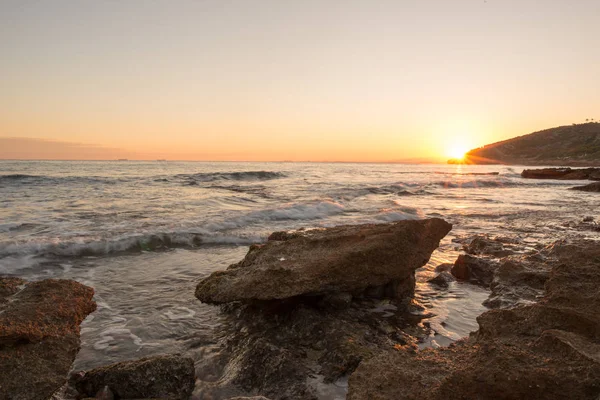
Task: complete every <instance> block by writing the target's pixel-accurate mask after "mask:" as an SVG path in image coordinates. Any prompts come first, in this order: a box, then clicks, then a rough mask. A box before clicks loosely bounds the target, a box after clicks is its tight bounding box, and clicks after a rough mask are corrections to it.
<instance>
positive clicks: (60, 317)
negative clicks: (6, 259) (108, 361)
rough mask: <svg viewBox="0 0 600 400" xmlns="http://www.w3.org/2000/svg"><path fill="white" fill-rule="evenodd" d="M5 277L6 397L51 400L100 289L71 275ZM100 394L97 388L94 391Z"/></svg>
mask: <svg viewBox="0 0 600 400" xmlns="http://www.w3.org/2000/svg"><path fill="white" fill-rule="evenodd" d="M23 284H25V282H24V281H22V280H20V279H15V278H0V298H3V301H0V398H2V399H47V398H49V397H50V396H52V394H53V393H54V392H56V391H57V390H58V389H59V388H61V387H62V386H63V385H64V383H65V381H66V379H67V374H68V372H69V370H70V369H71V364H72V363H73V361H74V360H75V356H76V355H77V352H78V351H79V325H80V324H81V322H82V321H83V319H84V318H85V317H86V316H87V315H88V314H89V313H91V312H93V311H94V310H95V309H96V303H95V302H94V301H92V297H93V295H94V290H93V289H92V288H90V287H87V286H84V285H82V284H80V283H77V282H75V281H70V280H57V279H46V280H43V281H39V282H32V283H28V284H26V286H25V287H24V288H23V289H22V290H19V286H20V285H23ZM94 394H95V393H94Z"/></svg>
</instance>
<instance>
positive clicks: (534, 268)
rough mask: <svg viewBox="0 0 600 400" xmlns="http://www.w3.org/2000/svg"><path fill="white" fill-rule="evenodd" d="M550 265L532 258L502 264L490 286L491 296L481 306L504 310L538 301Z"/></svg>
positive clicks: (548, 273)
mask: <svg viewBox="0 0 600 400" xmlns="http://www.w3.org/2000/svg"><path fill="white" fill-rule="evenodd" d="M552 265H553V264H552V263H551V262H550V261H549V260H546V261H545V262H539V261H537V260H535V258H534V257H529V258H528V257H525V258H522V259H518V260H507V261H505V262H503V263H502V265H500V267H499V268H498V269H497V270H496V273H495V275H494V280H493V281H492V283H491V285H490V289H491V290H492V294H491V295H490V297H489V298H488V299H487V300H486V301H484V302H483V304H484V305H485V306H487V307H490V308H504V307H513V306H515V305H517V304H528V303H532V302H535V301H538V300H539V298H541V297H542V295H543V293H544V285H545V283H546V281H547V280H548V278H549V277H550V269H551V267H552Z"/></svg>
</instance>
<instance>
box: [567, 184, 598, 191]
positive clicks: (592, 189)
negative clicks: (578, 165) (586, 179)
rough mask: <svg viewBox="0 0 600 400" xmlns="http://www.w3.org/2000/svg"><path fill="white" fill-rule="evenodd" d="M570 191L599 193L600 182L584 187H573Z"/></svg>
mask: <svg viewBox="0 0 600 400" xmlns="http://www.w3.org/2000/svg"><path fill="white" fill-rule="evenodd" d="M571 190H579V191H582V192H596V193H599V192H600V182H593V183H590V184H589V185H584V186H575V187H572V188H571Z"/></svg>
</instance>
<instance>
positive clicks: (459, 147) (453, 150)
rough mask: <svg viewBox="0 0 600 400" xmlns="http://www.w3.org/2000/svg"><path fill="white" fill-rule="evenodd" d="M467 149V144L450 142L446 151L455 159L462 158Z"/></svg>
mask: <svg viewBox="0 0 600 400" xmlns="http://www.w3.org/2000/svg"><path fill="white" fill-rule="evenodd" d="M468 151H469V148H468V147H467V146H465V145H464V144H462V143H453V144H451V145H450V146H449V147H448V149H447V151H446V153H447V155H448V156H449V157H450V158H453V159H456V160H462V159H463V158H465V155H466V154H467V152H468Z"/></svg>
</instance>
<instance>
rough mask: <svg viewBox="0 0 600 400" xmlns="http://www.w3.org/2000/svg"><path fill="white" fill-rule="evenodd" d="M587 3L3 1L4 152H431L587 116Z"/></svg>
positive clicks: (594, 104)
mask: <svg viewBox="0 0 600 400" xmlns="http://www.w3.org/2000/svg"><path fill="white" fill-rule="evenodd" d="M598 15H600V2H598V1H595V0H580V1H578V2H571V1H566V0H565V1H558V0H549V1H546V2H543V5H541V4H540V2H539V1H534V0H522V1H517V0H503V1H499V0H487V1H483V0H482V1H471V0H455V1H452V2H448V1H442V0H431V1H427V2H413V1H410V2H409V1H392V0H389V1H384V0H381V1H357V0H348V1H336V0H332V1H326V2H323V1H316V0H307V1H303V2H282V1H276V0H262V1H257V2H248V1H242V0H237V1H234V0H231V1H217V0H206V1H177V2H174V3H172V2H166V1H165V2H161V1H157V2H145V1H141V0H130V1H128V2H112V1H98V2H72V1H61V0H58V1H56V2H52V3H51V4H50V2H36V1H23V2H3V3H2V4H0V46H1V48H2V49H3V61H2V74H0V158H36V159H37V158H50V159H64V158H67V159H114V158H130V159H157V158H161V159H162V158H165V159H187V160H265V161H277V160H291V161H303V160H311V161H401V160H406V159H411V160H415V159H428V160H437V161H443V160H445V159H447V158H448V157H449V155H450V154H449V152H450V149H451V148H454V147H465V148H472V147H477V146H481V145H484V144H487V143H491V142H495V141H498V140H502V139H505V138H508V137H513V136H516V135H522V134H526V133H530V132H532V131H536V130H540V129H544V128H548V127H553V126H558V125H564V124H571V123H573V122H583V121H584V120H585V119H586V118H594V117H596V119H600V91H599V90H598V88H599V87H600V75H598V73H597V71H598V70H600V52H598V51H597V49H598V48H600V46H599V45H600V24H598V23H597V16H598ZM32 139H37V140H32Z"/></svg>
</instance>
